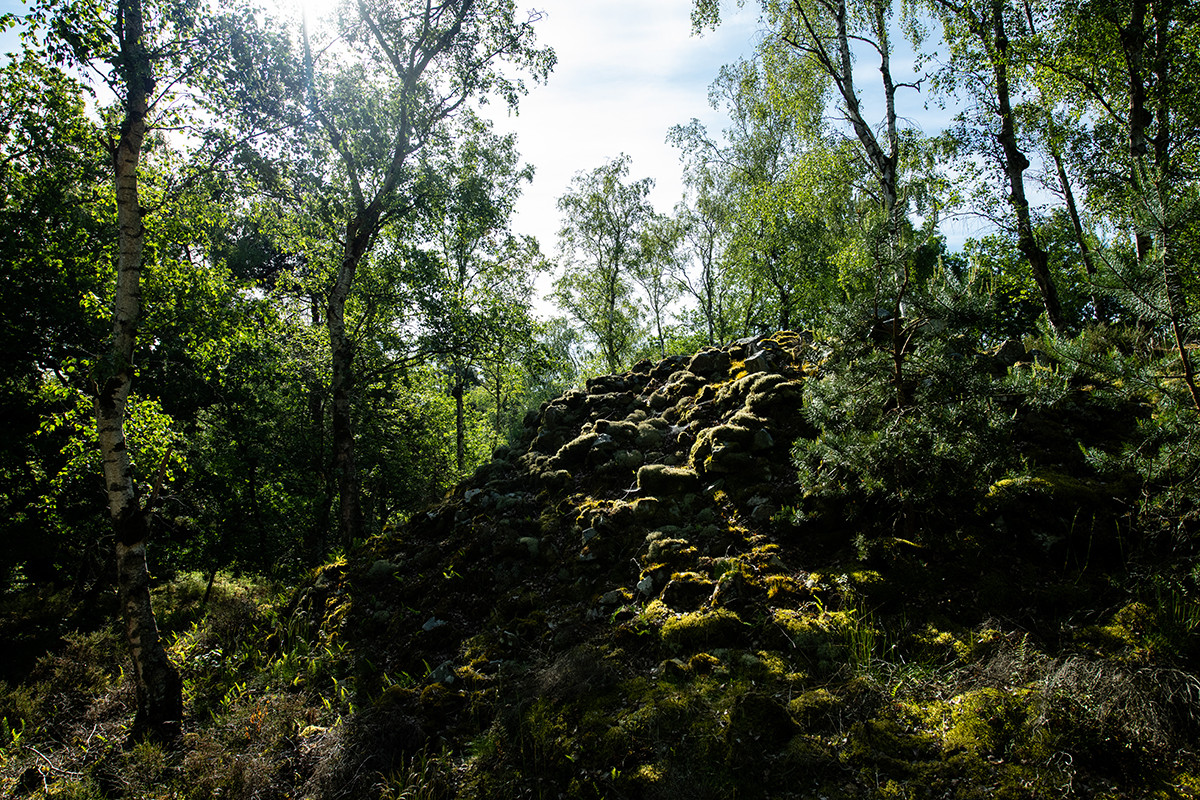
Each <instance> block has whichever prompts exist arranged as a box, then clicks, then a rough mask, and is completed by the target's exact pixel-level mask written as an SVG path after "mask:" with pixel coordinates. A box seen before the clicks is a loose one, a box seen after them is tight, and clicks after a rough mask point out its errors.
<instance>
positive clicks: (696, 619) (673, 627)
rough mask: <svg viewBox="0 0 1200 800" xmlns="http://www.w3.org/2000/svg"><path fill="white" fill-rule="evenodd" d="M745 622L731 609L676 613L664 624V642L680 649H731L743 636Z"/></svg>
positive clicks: (662, 633)
mask: <svg viewBox="0 0 1200 800" xmlns="http://www.w3.org/2000/svg"><path fill="white" fill-rule="evenodd" d="M741 629H742V620H741V619H740V618H739V617H738V615H737V614H735V613H733V612H732V611H730V610H729V609H727V608H713V609H706V610H703V611H695V612H692V613H690V614H675V615H672V616H670V617H668V618H667V619H665V620H664V621H663V623H662V632H661V635H662V639H663V642H664V643H666V644H667V645H668V646H670V647H672V648H674V649H676V650H686V649H689V648H696V647H709V646H718V647H719V646H722V645H724V646H730V645H732V644H733V643H734V642H736V641H737V640H738V639H739V637H740V634H741Z"/></svg>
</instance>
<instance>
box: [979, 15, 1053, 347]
mask: <svg viewBox="0 0 1200 800" xmlns="http://www.w3.org/2000/svg"><path fill="white" fill-rule="evenodd" d="M991 11H992V42H991V45H992V46H991V47H990V48H988V49H989V50H990V51H991V54H992V57H991V61H992V73H993V77H994V78H995V81H996V102H997V113H998V114H999V116H1000V133H998V134H997V135H996V139H997V140H998V141H999V143H1000V147H1001V148H1002V149H1003V151H1004V164H1003V166H1004V172H1005V175H1006V176H1007V177H1008V186H1009V197H1008V200H1009V205H1010V206H1012V210H1013V213H1014V214H1015V215H1016V217H1017V249H1018V250H1020V251H1021V255H1023V256H1024V257H1025V261H1026V262H1027V263H1028V264H1029V270H1030V272H1032V273H1033V280H1034V282H1035V283H1036V284H1037V286H1038V289H1039V290H1040V291H1041V293H1042V304H1043V305H1044V306H1045V308H1046V317H1047V319H1049V320H1050V326H1051V327H1052V328H1054V330H1055V331H1058V332H1062V331H1063V330H1065V321H1064V320H1063V316H1062V305H1061V303H1060V302H1059V299H1058V288H1057V287H1056V286H1055V284H1054V278H1053V276H1052V275H1051V274H1050V258H1049V255H1048V254H1047V253H1046V251H1045V250H1043V249H1042V247H1041V245H1039V244H1038V242H1037V238H1036V237H1035V236H1034V233H1033V218H1032V216H1031V215H1030V213H1029V200H1028V198H1027V197H1026V195H1025V170H1027V169H1028V168H1029V159H1027V158H1026V157H1025V154H1024V153H1023V152H1021V148H1020V145H1019V144H1018V142H1017V128H1016V118H1015V116H1014V114H1013V109H1012V99H1011V96H1010V89H1009V82H1008V64H1009V63H1010V58H1011V56H1010V54H1009V49H1008V34H1007V33H1006V32H1005V27H1004V0H992V8H991ZM979 34H980V36H981V38H982V37H984V36H985V35H986V34H985V33H984V31H983V29H982V27H981V28H980V30H979ZM984 45H985V47H987V45H988V42H986V41H984Z"/></svg>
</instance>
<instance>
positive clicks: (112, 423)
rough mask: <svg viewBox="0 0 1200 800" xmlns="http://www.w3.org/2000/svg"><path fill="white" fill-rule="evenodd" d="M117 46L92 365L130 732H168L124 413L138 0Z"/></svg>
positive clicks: (164, 668)
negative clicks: (110, 295)
mask: <svg viewBox="0 0 1200 800" xmlns="http://www.w3.org/2000/svg"><path fill="white" fill-rule="evenodd" d="M118 14H119V20H120V21H121V23H122V25H123V30H122V31H121V33H122V35H123V46H122V50H121V58H120V63H119V65H118V68H119V69H120V70H121V73H122V76H123V78H124V83H125V86H124V89H125V98H124V101H125V108H124V112H125V116H124V119H123V120H122V122H121V129H120V138H119V139H118V141H117V143H116V146H115V148H114V149H113V153H112V157H113V181H114V184H115V188H116V200H117V236H118V255H117V290H116V297H115V299H114V302H113V336H112V344H111V347H110V349H109V351H108V354H107V356H106V357H105V358H104V359H103V361H102V362H101V364H100V365H98V367H97V381H96V388H97V394H96V429H97V434H98V438H99V440H100V449H101V452H102V454H103V459H104V485H105V488H106V490H107V492H108V512H109V517H110V519H111V520H112V525H113V532H114V534H115V540H116V544H115V556H116V562H117V592H118V596H119V598H120V605H121V612H122V615H123V617H124V622H125V638H126V642H127V643H128V645H129V653H130V656H131V657H132V660H133V674H134V679H135V683H136V686H137V702H138V708H137V716H136V717H135V718H134V726H133V733H134V735H135V736H142V735H151V736H155V737H158V738H162V739H173V738H175V737H177V736H178V735H179V726H180V721H181V717H182V716H183V713H182V710H183V698H182V689H181V684H180V680H179V673H178V672H177V671H176V670H175V667H174V666H173V665H172V664H171V661H170V659H169V658H167V654H166V651H165V650H164V649H163V645H162V641H161V639H160V638H159V633H158V624H157V622H156V621H155V619H154V610H153V608H152V606H151V604H150V573H149V570H148V569H147V566H146V539H147V538H148V537H149V533H150V526H149V519H148V515H147V511H146V510H145V509H143V508H142V506H141V503H140V501H139V499H138V496H137V486H136V484H135V482H134V476H133V464H132V462H131V461H130V457H129V444H128V442H127V440H126V438H125V415H126V411H127V408H128V402H129V393H130V388H131V385H132V382H133V366H132V364H133V350H134V345H135V344H136V342H137V326H138V318H139V317H140V316H141V311H142V308H141V299H142V296H141V273H142V253H143V247H144V238H145V226H144V221H143V212H142V208H141V204H140V202H139V199H138V162H139V160H140V158H141V151H142V145H143V143H144V142H145V138H146V131H147V120H146V117H147V114H148V110H149V102H148V93H149V91H150V90H151V88H152V87H153V81H154V78H153V72H152V70H151V65H150V57H149V54H148V53H147V52H146V49H145V44H144V42H143V39H142V7H141V3H140V0H122V1H121V2H120V3H119V4H118Z"/></svg>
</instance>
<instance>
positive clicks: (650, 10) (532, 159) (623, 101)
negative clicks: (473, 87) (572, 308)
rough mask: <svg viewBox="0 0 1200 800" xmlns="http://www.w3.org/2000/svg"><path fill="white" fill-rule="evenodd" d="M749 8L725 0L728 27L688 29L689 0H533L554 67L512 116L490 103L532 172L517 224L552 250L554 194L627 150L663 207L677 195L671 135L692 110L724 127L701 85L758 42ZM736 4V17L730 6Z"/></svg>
mask: <svg viewBox="0 0 1200 800" xmlns="http://www.w3.org/2000/svg"><path fill="white" fill-rule="evenodd" d="M756 5H757V4H755V3H749V4H747V7H746V8H745V9H743V10H741V11H738V10H737V9H736V7H735V6H734V5H733V4H732V3H730V6H731V8H730V9H729V10H728V12H729V13H727V14H726V20H725V22H724V24H723V25H722V26H721V27H720V28H718V29H717V30H716V31H714V32H710V33H707V34H706V35H704V36H703V37H697V36H693V35H692V33H691V0H653V1H652V2H647V0H534V2H523V3H521V6H522V7H523V8H536V9H537V10H540V11H542V12H543V13H544V17H543V19H542V20H541V21H540V22H538V23H537V30H538V41H539V43H541V44H543V45H549V46H551V47H553V48H554V49H555V52H556V54H557V56H558V63H557V65H556V66H555V69H554V72H553V73H552V74H551V75H550V78H549V80H548V81H547V82H546V83H545V84H544V85H536V86H533V87H531V89H530V91H529V94H528V95H527V96H526V97H524V98H523V99H522V100H521V104H520V108H519V115H518V116H516V117H509V116H507V115H506V114H505V113H504V111H503V109H501V108H499V107H493V108H494V111H495V112H496V113H497V116H496V117H495V122H496V126H497V129H498V130H500V131H515V132H516V134H517V143H518V149H519V150H520V151H521V153H522V154H523V156H524V158H525V160H526V161H527V162H529V163H531V164H533V165H534V166H535V168H536V174H535V178H534V181H533V183H532V184H531V185H530V186H528V187H527V188H526V190H525V193H524V196H523V197H522V200H521V203H520V205H519V206H518V217H517V219H516V221H515V224H514V229H515V230H516V231H517V232H519V233H531V234H533V235H535V236H537V237H538V240H539V241H540V242H541V243H542V249H543V251H544V252H545V253H547V254H548V255H549V254H553V253H554V244H555V242H556V240H557V235H556V234H557V231H558V228H559V227H560V225H561V221H560V218H559V213H558V209H557V208H556V207H555V202H556V200H557V198H558V197H560V196H561V195H563V194H564V193H565V192H566V191H567V189H568V188H569V185H570V182H571V178H572V177H573V176H574V175H575V174H576V173H578V172H581V171H590V170H592V169H595V168H596V167H599V166H601V165H602V164H604V163H605V162H606V161H609V160H611V159H613V158H616V157H617V156H618V155H620V154H621V153H627V154H628V155H629V156H630V158H631V165H630V176H629V177H630V179H633V180H637V179H640V178H644V177H650V178H653V179H654V182H655V187H654V191H653V193H652V194H651V196H650V199H651V202H653V204H654V206H655V208H656V209H657V210H658V211H660V212H670V211H671V210H672V209H673V208H674V206H675V203H677V202H678V201H679V200H680V199H682V196H683V184H682V163H681V162H680V158H679V156H680V152H679V150H678V149H677V148H675V147H672V146H671V145H669V144H667V141H666V137H667V131H668V130H670V128H671V127H672V126H674V125H683V124H687V123H688V122H689V121H690V120H691V119H692V118H693V117H695V118H698V119H700V120H701V122H704V123H705V124H706V125H707V126H708V128H709V130H710V131H711V132H714V133H716V132H719V131H720V130H721V129H723V128H724V127H725V126H726V124H727V123H726V121H725V117H724V115H723V114H722V113H721V112H717V111H714V110H713V109H712V108H711V107H710V106H709V104H708V86H709V84H710V83H712V81H713V80H714V79H715V78H716V76H717V71H718V70H719V69H720V68H721V66H722V65H723V64H728V63H732V62H734V61H736V60H737V59H738V58H739V57H742V56H749V55H750V54H751V53H752V52H753V50H754V47H755V45H756V44H757V41H758V38H759V25H758V14H757V12H756V10H755V7H756ZM735 12H736V13H735Z"/></svg>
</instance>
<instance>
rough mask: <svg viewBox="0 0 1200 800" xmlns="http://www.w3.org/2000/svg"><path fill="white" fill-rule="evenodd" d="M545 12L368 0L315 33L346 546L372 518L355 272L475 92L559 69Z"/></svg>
mask: <svg viewBox="0 0 1200 800" xmlns="http://www.w3.org/2000/svg"><path fill="white" fill-rule="evenodd" d="M539 16H540V15H538V14H536V13H535V14H531V15H530V16H529V17H528V19H526V20H525V21H523V22H518V21H517V19H516V10H515V8H514V6H513V4H512V3H511V2H509V0H446V1H445V2H440V3H429V2H423V1H422V0H379V1H378V2H371V1H370V0H358V2H348V3H346V4H344V5H343V6H342V7H341V8H340V11H339V16H338V24H337V27H336V29H335V31H334V33H333V37H334V39H333V40H330V41H317V42H316V46H314V42H313V41H310V40H309V39H308V37H307V36H306V38H305V51H306V61H307V63H308V70H309V72H310V75H311V79H310V86H309V91H308V101H307V102H308V110H309V114H310V117H311V120H312V122H311V133H310V136H311V138H314V139H316V140H318V141H319V143H320V145H321V146H322V147H324V148H327V150H328V153H329V154H330V155H329V161H328V162H327V163H328V166H329V170H330V173H331V177H332V178H333V185H332V186H330V185H328V184H320V185H317V186H316V187H314V191H315V192H316V194H317V196H318V200H317V201H318V202H320V203H322V204H323V206H324V208H325V212H324V214H325V219H326V222H327V223H328V224H329V225H330V226H331V227H332V228H333V229H334V230H335V232H336V233H335V239H334V240H332V241H330V242H329V244H330V248H329V251H330V253H331V254H332V255H331V258H332V259H333V260H334V262H335V264H334V266H333V269H332V276H331V279H330V281H329V283H328V286H327V287H326V291H325V305H326V314H325V324H326V329H327V331H328V333H329V345H330V350H331V354H332V363H331V373H332V374H331V400H332V409H331V414H332V429H333V442H332V446H333V453H334V456H333V457H334V465H335V473H336V475H337V484H338V499H339V530H340V533H341V538H342V542H343V544H344V545H346V546H349V545H350V544H352V543H353V542H354V541H355V540H357V539H358V538H360V537H361V535H362V527H363V513H362V508H361V498H360V488H359V478H358V467H357V462H356V457H355V446H354V425H353V414H352V411H353V404H354V398H355V395H356V389H357V385H356V373H355V355H356V348H357V343H356V338H355V328H354V323H353V319H352V318H351V317H349V316H348V313H347V308H348V303H349V302H350V301H351V299H352V296H353V292H354V286H355V279H356V276H357V274H358V271H359V268H360V266H361V265H362V264H363V263H364V261H365V260H366V259H367V258H368V257H369V255H370V254H371V251H372V249H373V248H374V246H375V243H376V241H377V240H378V237H379V235H380V233H381V232H382V231H383V230H384V229H385V228H386V227H387V226H388V225H391V224H393V223H398V222H404V221H409V222H411V219H412V217H413V215H415V214H416V213H417V212H418V211H419V208H420V206H421V204H422V202H423V197H422V193H423V190H422V188H421V185H420V180H419V179H420V169H419V158H418V155H419V154H420V153H421V151H423V150H424V149H425V148H426V147H427V146H428V144H429V143H430V141H431V140H432V139H433V138H434V137H435V136H436V135H437V134H438V132H439V130H440V129H441V128H442V126H443V125H444V124H445V123H446V122H447V121H448V120H450V119H451V118H453V117H454V116H455V115H456V114H457V113H458V112H459V111H460V110H461V109H463V107H464V106H465V105H466V104H467V103H468V102H469V101H471V100H472V99H485V98H488V97H498V98H499V99H501V100H503V101H504V102H507V103H508V104H509V105H510V106H512V107H515V106H516V104H517V100H518V97H519V96H520V95H521V93H522V92H523V91H524V83H523V81H522V80H521V79H520V78H518V77H514V73H516V74H528V75H532V76H533V77H534V78H535V79H539V80H540V79H543V78H545V76H546V75H547V74H548V73H549V71H550V69H551V68H552V66H553V63H554V54H553V51H551V50H549V49H538V48H537V47H535V45H534V23H535V22H536V21H537V19H538V18H539ZM514 68H515V69H514ZM331 194H332V195H333V199H332V200H329V199H328V198H329V197H330V195H331Z"/></svg>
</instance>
